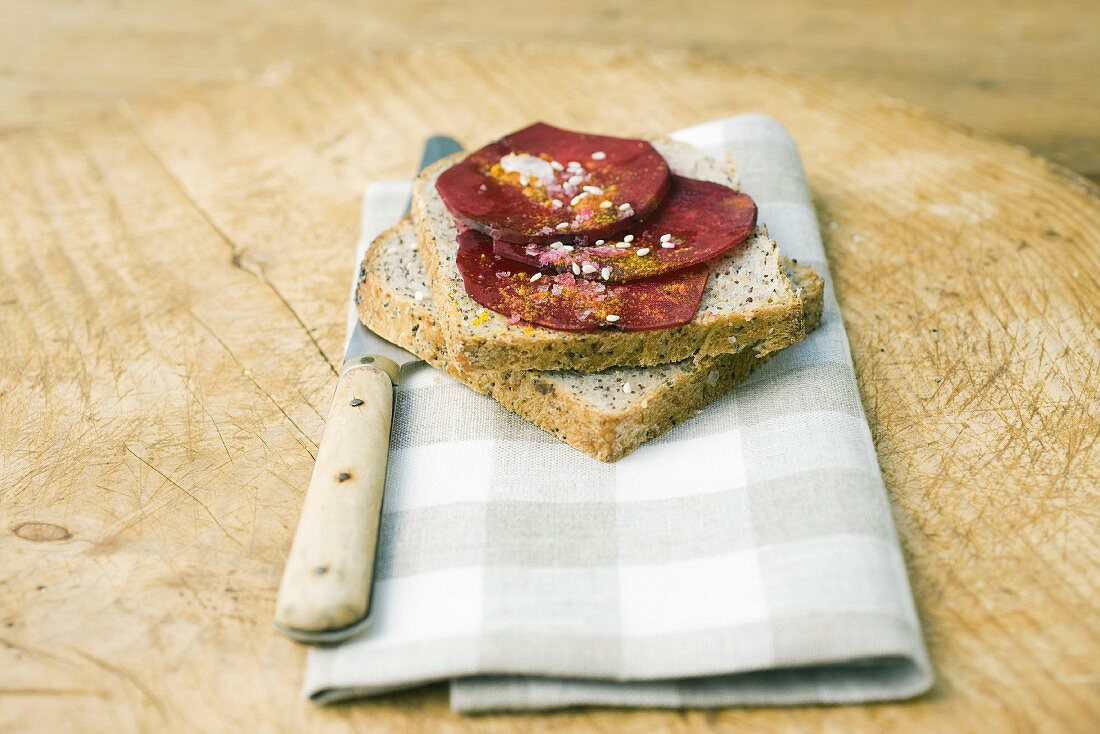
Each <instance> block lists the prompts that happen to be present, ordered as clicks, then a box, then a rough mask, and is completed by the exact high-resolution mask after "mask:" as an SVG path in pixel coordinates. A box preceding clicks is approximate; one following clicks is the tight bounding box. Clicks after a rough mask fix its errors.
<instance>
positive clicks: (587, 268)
mask: <svg viewBox="0 0 1100 734" xmlns="http://www.w3.org/2000/svg"><path fill="white" fill-rule="evenodd" d="M581 272H582V273H584V274H585V275H591V274H592V273H594V272H596V266H595V265H593V264H592V263H585V264H584V265H581Z"/></svg>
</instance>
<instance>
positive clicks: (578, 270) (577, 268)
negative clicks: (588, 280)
mask: <svg viewBox="0 0 1100 734" xmlns="http://www.w3.org/2000/svg"><path fill="white" fill-rule="evenodd" d="M580 274H581V266H580V265H577V264H576V263H573V275H580Z"/></svg>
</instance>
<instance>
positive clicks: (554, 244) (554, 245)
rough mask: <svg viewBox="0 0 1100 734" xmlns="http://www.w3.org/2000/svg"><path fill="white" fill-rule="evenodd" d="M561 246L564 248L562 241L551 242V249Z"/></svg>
mask: <svg viewBox="0 0 1100 734" xmlns="http://www.w3.org/2000/svg"><path fill="white" fill-rule="evenodd" d="M561 248H562V243H561V242H551V243H550V249H551V250H560V249H561Z"/></svg>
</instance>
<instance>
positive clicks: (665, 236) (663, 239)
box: [661, 233, 672, 242]
mask: <svg viewBox="0 0 1100 734" xmlns="http://www.w3.org/2000/svg"><path fill="white" fill-rule="evenodd" d="M671 239H672V235H670V234H667V233H666V234H663V235H661V242H668V241H669V240H671Z"/></svg>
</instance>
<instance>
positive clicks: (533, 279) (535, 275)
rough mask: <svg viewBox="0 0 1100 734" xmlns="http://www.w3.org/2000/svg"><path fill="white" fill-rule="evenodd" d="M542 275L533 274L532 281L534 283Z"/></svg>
mask: <svg viewBox="0 0 1100 734" xmlns="http://www.w3.org/2000/svg"><path fill="white" fill-rule="evenodd" d="M541 277H542V273H535V274H534V275H532V276H531V282H532V283H534V282H535V281H536V280H538V279H539V278H541Z"/></svg>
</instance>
